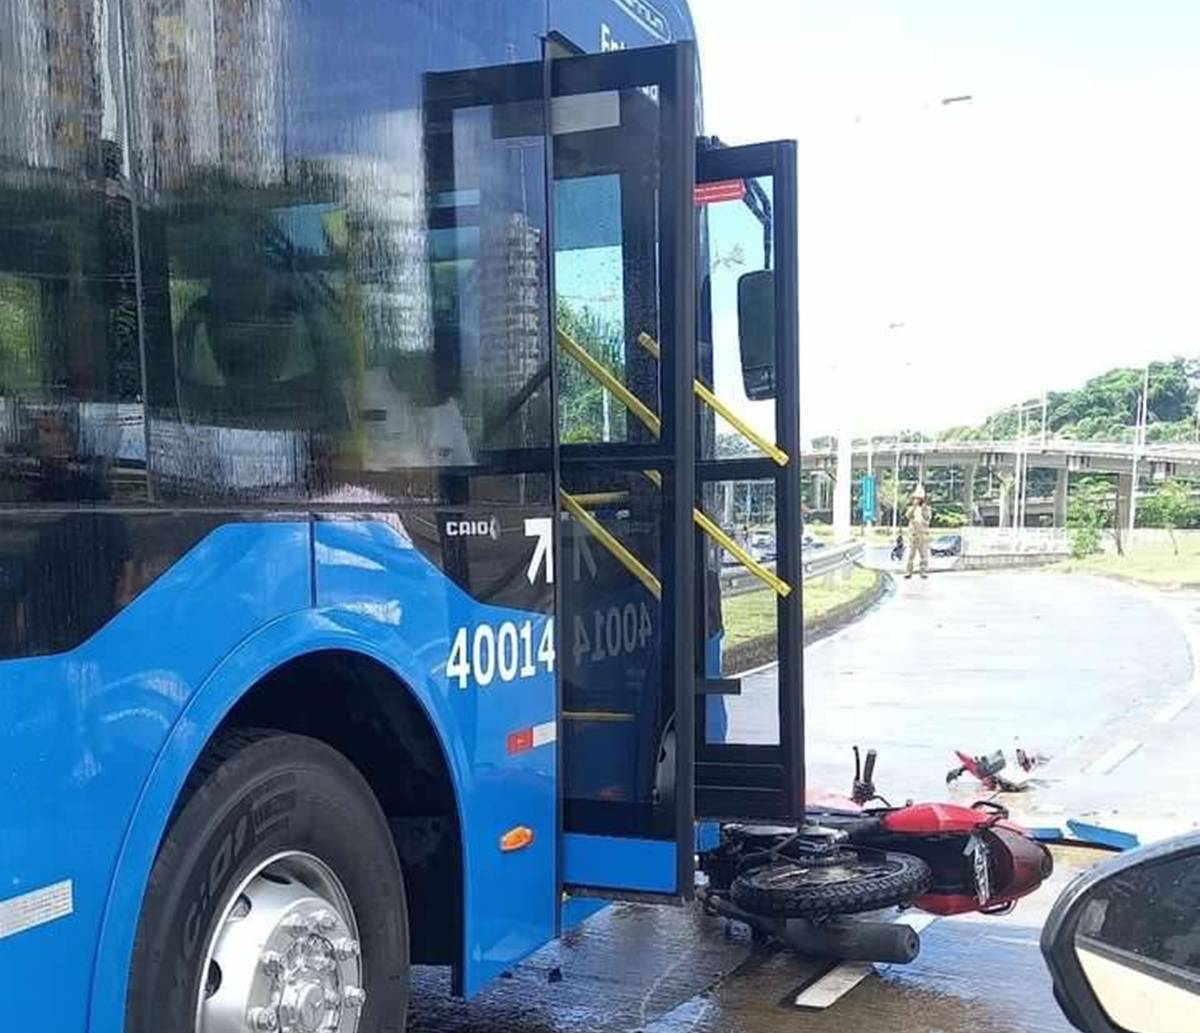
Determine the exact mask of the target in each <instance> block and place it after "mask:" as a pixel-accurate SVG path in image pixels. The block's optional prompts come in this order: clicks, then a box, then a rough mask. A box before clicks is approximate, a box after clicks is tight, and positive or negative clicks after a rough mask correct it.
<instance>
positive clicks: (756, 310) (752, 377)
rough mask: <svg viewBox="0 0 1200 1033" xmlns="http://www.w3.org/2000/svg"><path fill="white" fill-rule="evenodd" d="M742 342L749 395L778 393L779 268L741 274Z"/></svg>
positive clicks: (756, 398)
mask: <svg viewBox="0 0 1200 1033" xmlns="http://www.w3.org/2000/svg"><path fill="white" fill-rule="evenodd" d="M737 293H738V342H739V344H740V346H741V353H742V384H743V385H744V387H745V390H746V397H747V398H749V399H750V400H751V401H755V402H757V401H761V400H764V399H768V398H774V397H775V271H774V270H773V269H759V270H756V271H754V272H752V273H743V274H742V276H740V277H739V278H738V291H737Z"/></svg>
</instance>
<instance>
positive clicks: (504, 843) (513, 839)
mask: <svg viewBox="0 0 1200 1033" xmlns="http://www.w3.org/2000/svg"><path fill="white" fill-rule="evenodd" d="M532 842H533V829H531V828H530V827H529V826H528V825H518V826H516V827H515V828H511V829H509V830H508V831H507V832H506V833H504V835H503V836H501V837H500V852H501V853H503V854H511V853H512V852H513V851H514V850H524V849H525V848H526V847H527V846H529V844H530V843H532Z"/></svg>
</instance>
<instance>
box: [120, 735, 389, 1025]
mask: <svg viewBox="0 0 1200 1033" xmlns="http://www.w3.org/2000/svg"><path fill="white" fill-rule="evenodd" d="M184 800H185V802H184V803H183V805H182V807H181V808H180V809H178V811H177V813H176V814H175V816H174V820H173V822H172V824H171V827H170V830H169V831H168V833H167V835H166V837H165V839H164V840H163V842H162V844H161V846H160V848H159V851H158V856H157V858H156V859H155V862H154V867H153V869H152V871H151V874H150V880H149V884H148V886H147V889H146V894H145V897H144V899H143V903H142V912H141V917H140V920H139V923H138V933H137V940H136V942H135V945H134V955H133V967H132V971H131V973H130V983H129V993H128V998H127V1002H126V1027H125V1028H126V1031H127V1033H161V1031H162V1030H173V1031H175V1030H178V1031H192V1033H227V1031H228V1033H232V1031H234V1030H237V1031H242V1030H247V1031H264V1033H309V1031H312V1033H316V1031H317V1030H330V1029H335V1030H338V1031H339V1033H400V1031H402V1030H403V1029H404V1024H405V1016H406V1011H407V1006H408V917H407V909H406V906H405V897H404V881H403V877H402V875H401V871H400V863H399V861H398V860H397V857H396V850H395V846H394V844H393V842H392V838H391V834H390V833H389V831H388V826H387V821H386V819H385V817H384V815H383V812H382V810H381V809H380V806H379V803H378V801H377V800H376V798H375V795H374V794H373V793H372V792H371V789H370V787H369V786H368V785H367V783H366V781H365V780H364V779H363V777H362V775H361V774H360V773H359V772H358V770H357V769H356V768H355V767H354V766H353V765H352V764H351V763H350V761H349V760H347V759H346V758H345V757H344V756H343V755H342V754H340V753H338V752H337V751H336V750H334V749H332V748H331V747H329V746H327V745H326V744H324V743H322V742H319V741H318V740H316V739H310V738H307V737H305V736H299V735H289V734H283V733H279V732H269V731H258V730H255V731H244V730H238V731H234V732H229V733H222V734H221V735H220V736H218V737H217V739H216V740H214V742H213V743H212V744H211V745H210V746H209V747H208V749H207V750H206V751H205V754H204V756H203V757H202V758H201V760H200V762H199V763H198V764H197V767H196V770H195V771H194V772H193V773H192V776H191V777H190V779H189V781H188V785H187V788H186V790H185V793H184Z"/></svg>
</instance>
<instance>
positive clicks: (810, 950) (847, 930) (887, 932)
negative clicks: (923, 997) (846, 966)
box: [779, 918, 921, 965]
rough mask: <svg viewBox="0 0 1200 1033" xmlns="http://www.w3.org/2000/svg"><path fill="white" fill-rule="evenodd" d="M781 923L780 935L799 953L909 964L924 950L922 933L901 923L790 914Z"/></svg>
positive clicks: (845, 959)
mask: <svg viewBox="0 0 1200 1033" xmlns="http://www.w3.org/2000/svg"><path fill="white" fill-rule="evenodd" d="M782 926H783V928H782V929H781V930H780V933H779V938H780V939H781V940H783V942H784V943H786V944H787V945H788V946H789V947H791V948H792V950H794V951H796V952H797V953H798V954H813V955H816V956H817V957H824V958H840V959H841V960H843V961H883V962H891V963H894V964H899V965H907V964H908V963H909V962H910V961H912V960H914V959H915V958H916V956H917V955H918V954H919V953H920V952H921V937H920V936H918V935H917V932H916V930H915V929H911V928H909V927H908V926H907V925H903V924H901V923H895V922H867V921H858V920H849V919H844V918H834V919H830V920H829V921H827V922H822V923H820V924H819V925H817V924H814V923H812V922H809V921H807V920H806V919H803V918H789V919H788V920H787V921H786V922H784V923H782Z"/></svg>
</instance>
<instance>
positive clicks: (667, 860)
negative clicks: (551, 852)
mask: <svg viewBox="0 0 1200 1033" xmlns="http://www.w3.org/2000/svg"><path fill="white" fill-rule="evenodd" d="M562 853H563V882H565V883H566V884H568V885H575V886H596V887H599V888H601V889H611V890H631V891H633V892H635V893H675V892H677V889H676V886H675V841H674V840H673V839H671V840H667V839H626V838H624V837H620V836H589V835H584V834H582V833H578V832H566V833H563V837H562Z"/></svg>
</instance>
